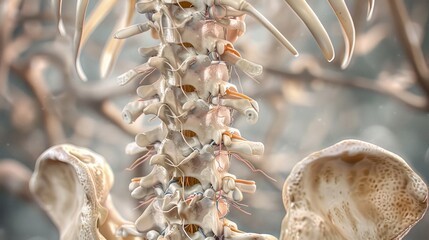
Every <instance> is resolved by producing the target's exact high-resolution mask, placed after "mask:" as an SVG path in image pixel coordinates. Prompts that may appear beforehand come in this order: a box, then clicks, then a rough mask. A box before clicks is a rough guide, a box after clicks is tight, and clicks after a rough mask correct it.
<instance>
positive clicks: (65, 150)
mask: <svg viewBox="0 0 429 240" xmlns="http://www.w3.org/2000/svg"><path fill="white" fill-rule="evenodd" d="M112 184H113V174H112V171H111V169H110V167H109V165H108V164H107V163H106V161H105V160H104V158H103V157H102V156H100V155H98V154H96V153H94V152H92V151H90V150H88V149H85V148H79V147H76V146H73V145H58V146H54V147H52V148H50V149H48V150H46V151H45V152H44V153H43V154H42V155H41V156H40V157H39V159H38V160H37V163H36V169H35V171H34V173H33V176H32V177H31V181H30V190H31V192H32V193H33V195H34V196H35V198H36V200H37V202H38V203H39V204H40V206H41V207H42V208H43V209H44V210H45V211H46V212H47V213H48V216H49V217H50V218H51V219H52V221H53V223H54V224H55V225H56V226H57V228H58V230H59V232H60V239H61V240H69V239H70V240H75V239H100V240H104V239H120V240H121V239H123V240H125V239H127V240H131V239H141V238H139V237H127V238H122V237H116V230H117V229H118V228H119V226H120V225H122V224H126V223H127V222H126V221H124V220H123V219H122V218H121V217H120V216H119V214H118V213H117V212H116V210H115V208H114V207H113V205H112V202H111V199H110V196H109V191H110V188H111V187H112Z"/></svg>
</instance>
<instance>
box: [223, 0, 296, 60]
mask: <svg viewBox="0 0 429 240" xmlns="http://www.w3.org/2000/svg"><path fill="white" fill-rule="evenodd" d="M215 4H219V5H225V6H230V7H232V8H234V9H236V10H238V11H242V12H243V14H244V13H247V14H249V15H251V16H252V17H254V18H255V19H256V20H258V21H259V23H261V24H262V25H264V27H265V28H266V29H268V30H269V31H270V32H271V34H273V36H274V37H275V38H276V39H277V40H278V41H279V42H280V43H281V44H283V46H285V47H286V48H287V49H288V50H289V51H290V52H291V53H292V54H293V55H294V56H298V51H296V49H295V48H294V47H293V46H292V44H291V43H290V42H289V41H288V40H287V39H286V38H285V37H284V36H283V35H282V34H281V33H280V32H279V30H277V28H276V27H274V26H273V25H272V24H271V22H270V21H268V19H266V18H265V17H264V15H262V14H261V13H260V12H259V11H258V10H256V9H255V8H254V7H253V6H252V5H250V4H249V3H248V2H246V1H244V0H240V1H235V0H216V1H215Z"/></svg>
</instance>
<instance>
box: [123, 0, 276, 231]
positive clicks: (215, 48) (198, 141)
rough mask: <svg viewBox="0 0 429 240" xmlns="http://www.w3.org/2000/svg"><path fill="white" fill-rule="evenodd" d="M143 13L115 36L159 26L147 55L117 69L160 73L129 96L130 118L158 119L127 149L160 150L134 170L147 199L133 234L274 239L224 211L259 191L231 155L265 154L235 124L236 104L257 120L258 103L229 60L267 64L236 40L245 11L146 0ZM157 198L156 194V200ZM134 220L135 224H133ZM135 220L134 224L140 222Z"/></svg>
mask: <svg viewBox="0 0 429 240" xmlns="http://www.w3.org/2000/svg"><path fill="white" fill-rule="evenodd" d="M136 8H137V10H138V12H139V13H143V14H146V16H147V18H148V19H149V22H147V23H143V24H137V25H134V26H131V27H128V28H126V29H124V30H121V31H119V32H118V33H117V34H116V37H118V38H126V37H130V36H133V35H135V34H138V33H141V32H144V31H149V30H150V31H152V35H153V36H155V37H157V38H159V40H160V44H159V46H157V47H151V48H141V49H139V52H140V53H141V54H142V55H144V56H145V57H148V59H149V60H148V61H147V63H145V64H143V65H141V66H138V67H136V68H134V69H132V70H130V71H128V72H126V73H125V74H123V75H121V76H120V77H119V79H118V80H119V83H120V84H121V85H124V84H127V83H128V82H130V81H134V80H140V79H142V77H144V76H145V75H147V74H149V73H151V72H152V71H153V70H157V71H159V72H160V75H161V76H160V78H159V79H158V80H157V81H155V82H154V83H152V84H150V85H143V86H140V87H138V89H137V94H138V96H139V97H140V98H141V99H140V100H139V101H137V102H132V103H129V104H128V105H126V107H125V108H124V110H123V118H124V120H125V121H126V122H127V123H132V122H134V121H135V120H136V119H137V118H138V117H139V116H140V115H141V114H145V115H156V116H157V117H158V118H159V119H160V120H161V121H162V123H161V125H160V126H158V127H156V128H154V129H153V130H151V131H147V132H144V133H140V134H138V135H137V136H136V138H135V142H134V143H131V144H130V145H129V146H128V148H127V152H129V153H135V152H136V151H137V152H138V151H139V152H143V153H144V152H146V153H147V152H149V151H150V152H153V153H155V154H153V155H152V156H151V157H150V165H152V166H153V169H152V171H151V172H150V173H149V174H148V175H147V176H144V177H141V178H136V179H133V180H132V182H131V184H130V191H132V193H131V195H132V196H133V197H134V198H137V199H140V200H141V201H149V202H150V203H149V205H148V207H147V208H146V210H145V211H144V212H143V214H142V215H141V216H140V217H139V218H138V219H137V221H136V222H135V226H134V227H135V229H131V227H130V226H126V227H123V228H122V232H120V233H119V234H121V235H126V234H136V232H138V233H139V235H141V236H143V237H146V238H148V239H188V238H189V239H275V238H274V237H272V236H270V235H264V234H253V233H245V232H242V231H240V230H238V229H237V225H236V224H235V223H234V222H232V221H230V220H228V219H226V218H225V215H226V214H227V212H228V209H229V205H230V203H233V202H238V201H241V200H242V199H243V192H245V193H253V192H254V191H255V190H256V186H255V183H254V182H253V181H249V180H242V179H237V178H236V176H235V175H233V174H231V173H229V172H228V169H229V164H230V162H229V161H230V156H231V155H235V156H237V157H239V158H244V159H254V158H258V157H261V156H262V154H263V150H264V146H263V144H262V143H259V142H251V141H247V140H245V139H244V138H242V137H241V136H240V133H239V131H238V130H237V129H234V128H232V127H230V124H231V114H232V112H233V111H237V112H238V113H240V114H243V115H244V116H245V117H246V118H247V120H248V121H249V122H250V123H254V122H256V121H257V118H258V111H259V108H258V105H257V103H256V101H254V100H253V99H251V98H250V97H248V96H246V95H244V94H241V93H239V92H238V91H237V88H236V87H235V86H234V85H233V84H231V83H229V82H228V81H229V79H230V69H231V68H230V67H231V66H232V65H234V66H236V67H237V68H239V69H241V70H242V71H244V72H246V73H247V74H249V75H251V76H256V75H259V74H261V72H262V67H261V66H259V65H257V64H254V63H252V62H250V61H248V60H245V59H243V58H242V57H241V55H240V53H238V51H237V50H235V49H234V47H233V42H234V41H235V40H236V39H237V37H239V36H240V35H241V34H243V33H244V31H245V24H244V22H243V20H244V12H241V11H240V10H237V9H233V8H232V7H230V6H226V5H220V4H218V5H217V4H215V2H213V1H185V2H177V1H167V0H157V1H155V0H153V1H140V2H138V3H137V4H136ZM151 199H153V200H151ZM134 227H132V228H134ZM135 230H137V231H135Z"/></svg>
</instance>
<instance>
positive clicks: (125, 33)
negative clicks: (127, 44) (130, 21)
mask: <svg viewBox="0 0 429 240" xmlns="http://www.w3.org/2000/svg"><path fill="white" fill-rule="evenodd" d="M152 27H153V24H152V23H151V22H147V23H139V24H135V25H132V26H129V27H126V28H123V29H121V30H119V31H117V32H116V33H115V35H114V37H115V38H117V39H124V38H129V37H132V36H134V35H137V34H140V33H144V32H147V31H149V30H150V29H151V28H152Z"/></svg>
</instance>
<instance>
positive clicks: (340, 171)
mask: <svg viewBox="0 0 429 240" xmlns="http://www.w3.org/2000/svg"><path fill="white" fill-rule="evenodd" d="M427 196H428V189H427V187H426V185H425V183H424V182H423V180H422V179H421V178H420V177H419V176H418V175H417V174H416V173H415V172H413V170H412V169H411V168H410V167H409V166H408V165H407V164H406V162H405V161H404V160H403V159H401V158H400V157H399V156H397V155H395V154H393V153H390V152H388V151H386V150H384V149H382V148H380V147H377V146H375V145H372V144H369V143H365V142H361V141H357V140H346V141H342V142H340V143H337V144H335V145H333V146H331V147H328V148H326V149H324V150H322V151H319V152H316V153H313V154H311V155H310V156H308V157H307V158H305V159H304V160H302V161H301V162H299V163H298V164H297V165H296V166H295V167H294V168H293V170H292V172H291V173H290V175H289V177H288V178H287V180H286V182H285V185H284V188H283V202H284V205H285V208H286V211H287V214H286V216H285V218H284V219H283V223H282V231H281V236H280V239H281V240H287V239H301V240H306V239H332V240H337V239H338V240H339V239H382V240H384V239H386V240H388V239H389V240H390V239H401V238H402V237H403V236H404V235H405V234H406V233H407V232H408V231H409V230H410V228H411V227H412V226H413V225H414V224H416V222H417V221H418V220H419V219H420V218H421V217H422V216H423V215H424V213H425V211H426V208H427V206H428V201H427Z"/></svg>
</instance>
